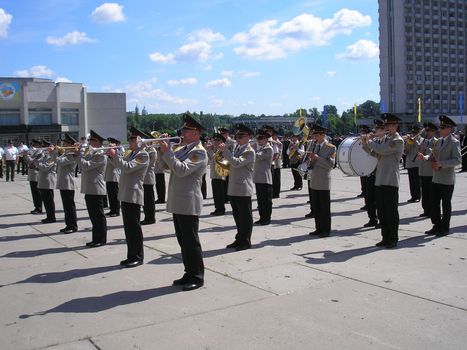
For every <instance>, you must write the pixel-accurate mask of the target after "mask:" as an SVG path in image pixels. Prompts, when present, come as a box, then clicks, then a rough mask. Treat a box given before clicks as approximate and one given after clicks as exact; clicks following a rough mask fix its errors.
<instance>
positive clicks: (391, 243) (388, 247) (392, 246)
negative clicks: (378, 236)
mask: <svg viewBox="0 0 467 350" xmlns="http://www.w3.org/2000/svg"><path fill="white" fill-rule="evenodd" d="M385 247H386V249H393V248H396V247H397V242H390V243H387V244H386V245H385Z"/></svg>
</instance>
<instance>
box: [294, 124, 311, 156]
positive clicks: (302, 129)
mask: <svg viewBox="0 0 467 350" xmlns="http://www.w3.org/2000/svg"><path fill="white" fill-rule="evenodd" d="M292 132H293V134H294V135H298V136H300V135H301V136H302V139H301V140H300V141H299V143H298V147H297V149H294V150H292V151H291V152H290V154H289V158H290V159H292V158H294V157H296V158H299V156H298V155H297V154H296V153H297V150H298V148H300V146H301V145H304V144H305V143H306V141H307V140H308V134H309V133H310V129H309V128H308V126H307V125H306V117H302V116H300V117H299V118H298V119H297V120H296V121H295V123H294V126H293V128H292Z"/></svg>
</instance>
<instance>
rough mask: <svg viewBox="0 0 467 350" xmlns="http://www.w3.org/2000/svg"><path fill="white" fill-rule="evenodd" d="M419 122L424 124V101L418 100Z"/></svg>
mask: <svg viewBox="0 0 467 350" xmlns="http://www.w3.org/2000/svg"><path fill="white" fill-rule="evenodd" d="M418 122H419V123H421V122H422V99H421V98H420V97H419V98H418Z"/></svg>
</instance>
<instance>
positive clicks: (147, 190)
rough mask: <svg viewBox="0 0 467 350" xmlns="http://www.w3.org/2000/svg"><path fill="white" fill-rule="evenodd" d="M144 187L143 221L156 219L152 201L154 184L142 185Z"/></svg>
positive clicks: (154, 205) (154, 206)
mask: <svg viewBox="0 0 467 350" xmlns="http://www.w3.org/2000/svg"><path fill="white" fill-rule="evenodd" d="M143 189H144V206H143V211H144V221H156V204H155V203H154V185H143Z"/></svg>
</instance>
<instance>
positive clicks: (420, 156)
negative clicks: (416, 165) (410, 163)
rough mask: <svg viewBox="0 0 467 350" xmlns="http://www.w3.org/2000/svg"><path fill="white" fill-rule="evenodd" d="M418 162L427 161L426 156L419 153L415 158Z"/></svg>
mask: <svg viewBox="0 0 467 350" xmlns="http://www.w3.org/2000/svg"><path fill="white" fill-rule="evenodd" d="M415 159H416V160H425V156H424V155H423V153H422V152H418V153H417V156H416V157H415Z"/></svg>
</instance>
